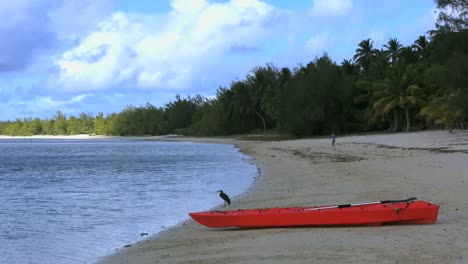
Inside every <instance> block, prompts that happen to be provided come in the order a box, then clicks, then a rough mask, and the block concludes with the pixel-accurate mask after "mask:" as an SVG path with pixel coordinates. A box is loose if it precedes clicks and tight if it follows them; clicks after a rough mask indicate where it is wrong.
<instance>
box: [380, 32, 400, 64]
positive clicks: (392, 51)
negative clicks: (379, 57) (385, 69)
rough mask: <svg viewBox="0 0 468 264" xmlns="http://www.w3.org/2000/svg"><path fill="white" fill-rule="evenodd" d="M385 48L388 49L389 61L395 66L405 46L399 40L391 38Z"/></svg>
mask: <svg viewBox="0 0 468 264" xmlns="http://www.w3.org/2000/svg"><path fill="white" fill-rule="evenodd" d="M384 48H386V49H387V50H386V52H387V59H388V60H391V62H392V65H394V64H395V63H396V61H397V60H398V57H399V56H400V53H401V50H402V49H403V46H402V45H401V44H400V42H399V41H398V39H396V38H391V39H389V40H388V42H387V44H385V45H384Z"/></svg>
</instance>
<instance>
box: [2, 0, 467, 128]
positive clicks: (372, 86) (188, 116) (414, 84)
mask: <svg viewBox="0 0 468 264" xmlns="http://www.w3.org/2000/svg"><path fill="white" fill-rule="evenodd" d="M436 3H437V7H438V8H439V11H440V13H439V18H438V20H437V23H436V25H435V29H434V30H431V31H430V32H428V33H427V34H425V35H422V36H420V37H419V38H418V39H416V40H415V41H414V43H413V44H411V45H409V46H403V45H402V44H401V43H400V42H399V41H398V39H397V38H391V39H389V40H388V42H387V43H386V44H385V45H383V46H382V47H380V48H376V47H374V44H373V41H372V40H371V39H365V40H362V41H361V42H360V43H359V44H358V45H357V48H356V53H355V55H354V56H353V57H352V58H350V59H345V60H343V61H342V62H341V63H340V64H337V63H335V62H333V61H332V60H331V59H330V57H329V56H328V55H327V54H326V53H324V54H323V55H322V56H320V57H318V58H315V59H314V60H313V61H311V62H310V63H308V64H307V65H299V66H297V67H295V68H293V69H290V68H287V67H283V68H278V67H276V66H275V65H273V64H271V63H268V64H266V65H264V66H258V67H255V68H254V69H252V70H251V71H250V72H249V73H248V74H247V75H246V76H245V77H244V78H243V79H238V80H235V81H232V83H231V84H230V85H229V86H228V87H220V88H219V89H218V90H217V94H216V97H215V98H206V97H203V96H201V95H196V96H194V97H190V96H188V97H186V98H182V97H180V96H176V98H175V100H174V101H172V102H170V103H168V104H166V105H165V106H163V107H156V106H153V105H152V104H150V103H147V104H146V105H145V106H139V107H135V106H127V107H126V108H125V109H123V110H122V111H120V112H118V113H112V114H108V115H106V116H105V115H104V114H103V113H98V114H97V115H96V116H93V115H92V114H91V113H85V112H83V113H81V114H80V115H79V116H73V115H72V116H69V117H67V116H66V114H65V113H63V112H61V111H57V113H56V114H55V115H54V116H53V117H52V118H48V119H39V118H25V119H16V120H14V121H6V122H0V134H6V135H40V134H50V135H74V134H97V135H122V136H124V135H164V134H169V133H177V134H185V135H208V136H213V135H229V134H238V133H246V132H250V131H254V130H263V131H266V130H272V129H273V130H276V131H279V132H285V133H289V134H292V135H295V136H307V135H317V134H329V133H331V132H335V133H349V132H362V131H375V130H389V131H402V130H404V131H409V130H411V129H428V128H429V129H430V128H447V129H450V130H451V129H453V128H461V129H463V128H466V124H467V121H468V63H467V62H468V22H467V10H468V4H467V2H466V1H465V0H436ZM446 8H448V10H451V12H446V11H444V10H446Z"/></svg>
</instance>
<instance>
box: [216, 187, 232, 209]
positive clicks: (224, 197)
mask: <svg viewBox="0 0 468 264" xmlns="http://www.w3.org/2000/svg"><path fill="white" fill-rule="evenodd" d="M218 192H219V197H221V198H223V200H224V206H226V203H228V204H229V205H231V199H229V196H227V194H225V193H224V192H223V190H219V191H218Z"/></svg>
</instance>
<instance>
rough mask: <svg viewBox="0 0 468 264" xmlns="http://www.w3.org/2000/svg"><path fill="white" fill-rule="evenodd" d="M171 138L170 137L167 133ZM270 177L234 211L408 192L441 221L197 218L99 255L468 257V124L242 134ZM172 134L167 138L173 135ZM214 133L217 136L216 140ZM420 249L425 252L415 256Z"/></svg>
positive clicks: (243, 145)
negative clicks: (271, 222)
mask: <svg viewBox="0 0 468 264" xmlns="http://www.w3.org/2000/svg"><path fill="white" fill-rule="evenodd" d="M162 140H164V139H162ZM172 140H176V141H191V142H204V143H226V144H235V145H238V146H239V148H240V151H242V152H243V153H244V154H246V155H248V156H251V157H252V158H253V159H254V162H255V163H256V164H257V166H258V167H261V170H262V175H261V177H260V179H259V180H258V181H257V182H255V183H254V184H253V185H252V187H251V188H250V190H248V191H246V193H245V194H243V195H241V196H240V197H238V198H236V199H234V200H233V203H232V205H231V207H230V208H229V209H230V210H231V209H232V210H236V209H241V208H242V209H246V208H266V207H282V206H311V205H325V204H341V203H346V202H365V201H373V200H374V201H378V200H385V199H404V198H408V197H411V196H416V197H418V198H420V199H422V200H426V201H428V202H433V203H437V204H439V205H440V206H441V208H440V211H439V219H438V221H437V222H436V223H435V224H433V225H403V226H383V227H339V228H314V227H304V228H274V229H249V230H239V229H209V228H206V227H203V226H201V225H199V224H197V223H195V222H194V221H193V220H191V219H189V220H187V221H184V222H182V223H181V224H179V225H177V226H175V227H172V228H170V229H168V230H164V231H163V232H161V233H158V234H156V235H155V236H153V237H149V238H147V239H145V240H142V241H140V242H138V243H136V244H134V245H132V246H131V247H127V248H124V249H120V250H118V251H116V252H115V253H113V254H111V255H108V256H105V257H103V258H102V259H100V260H99V261H98V263H304V262H307V263H308V262H313V263H418V264H419V263H421V264H422V263H464V261H467V260H468V253H467V252H466V251H465V250H464V247H465V246H466V244H468V220H466V219H468V194H466V191H465V189H466V187H467V186H468V185H466V184H468V175H465V172H466V171H468V163H467V162H466V161H467V160H468V131H466V130H465V131H457V132H455V133H453V134H450V133H448V132H447V131H425V132H411V133H398V134H378V135H364V136H348V137H338V138H337V145H336V147H335V148H332V147H331V146H330V143H331V142H330V140H329V139H297V140H286V141H266V142H265V141H243V140H236V139H216V138H215V139H212V138H211V139H210V138H209V139H206V138H205V139H204V138H185V137H181V138H177V139H175V138H173V139H171V141H172ZM164 141H167V140H164ZM207 141H208V142H207ZM415 252H417V254H415Z"/></svg>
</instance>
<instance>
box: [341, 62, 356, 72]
mask: <svg viewBox="0 0 468 264" xmlns="http://www.w3.org/2000/svg"><path fill="white" fill-rule="evenodd" d="M341 68H342V69H343V71H344V72H345V73H347V74H355V73H356V71H357V67H356V64H354V62H353V61H352V60H346V59H344V60H343V62H342V63H341Z"/></svg>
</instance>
